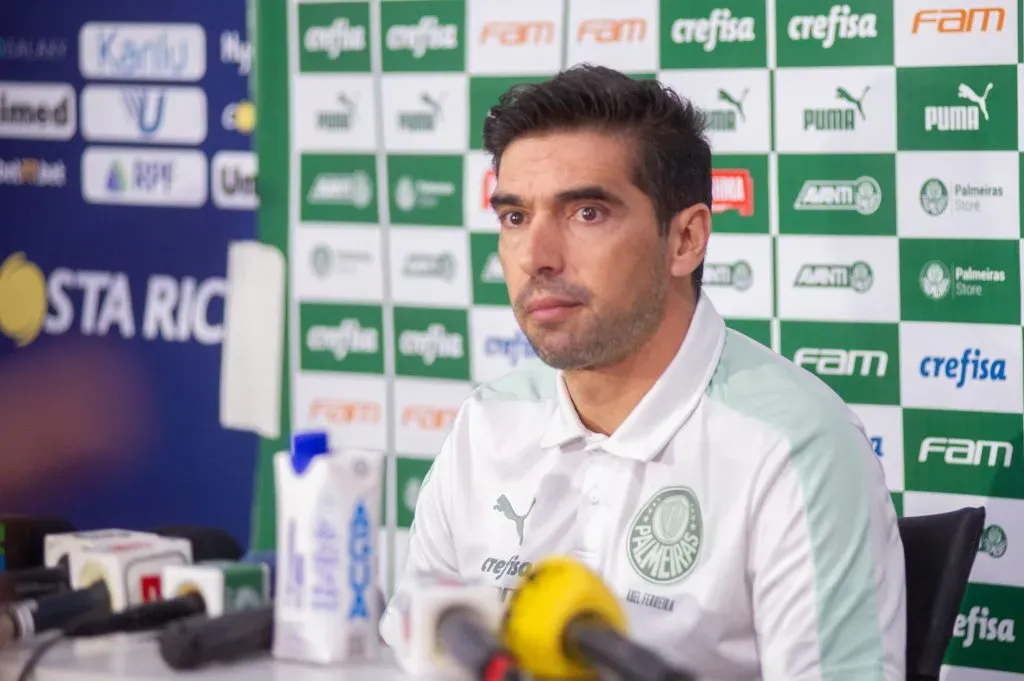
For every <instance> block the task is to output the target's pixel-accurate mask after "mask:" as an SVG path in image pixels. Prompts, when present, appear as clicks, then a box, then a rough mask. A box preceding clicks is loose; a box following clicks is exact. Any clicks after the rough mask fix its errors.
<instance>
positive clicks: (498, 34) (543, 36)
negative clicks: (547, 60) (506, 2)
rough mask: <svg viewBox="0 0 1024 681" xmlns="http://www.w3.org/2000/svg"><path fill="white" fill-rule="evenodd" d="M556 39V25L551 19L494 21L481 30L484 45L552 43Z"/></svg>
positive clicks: (512, 45) (506, 45)
mask: <svg viewBox="0 0 1024 681" xmlns="http://www.w3.org/2000/svg"><path fill="white" fill-rule="evenodd" d="M554 40H555V25H554V24H553V23H552V22H550V21H492V22H490V23H488V24H485V25H484V27H483V29H481V31H480V42H481V43H482V44H484V45H487V44H493V43H497V44H499V45H502V46H504V47H520V46H522V45H550V44H551V43H552V42H554Z"/></svg>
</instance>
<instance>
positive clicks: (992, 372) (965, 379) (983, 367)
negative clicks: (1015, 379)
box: [918, 348, 1006, 389]
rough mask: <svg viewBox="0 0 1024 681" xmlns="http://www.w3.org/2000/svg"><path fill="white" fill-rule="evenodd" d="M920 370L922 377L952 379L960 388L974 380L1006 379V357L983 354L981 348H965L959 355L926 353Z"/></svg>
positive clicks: (992, 380)
mask: <svg viewBox="0 0 1024 681" xmlns="http://www.w3.org/2000/svg"><path fill="white" fill-rule="evenodd" d="M918 372H919V373H920V374H921V377H922V378H930V379H939V380H946V381H951V382H952V383H953V384H954V385H955V386H956V388H957V389H960V388H963V387H964V385H965V384H966V383H969V382H973V381H990V382H995V381H1005V380H1006V359H1005V358H1000V357H988V356H987V355H983V354H982V350H980V349H979V348H965V349H964V351H963V353H962V354H961V355H960V356H958V357H947V356H943V355H925V356H924V357H922V358H921V363H920V365H919V366H918Z"/></svg>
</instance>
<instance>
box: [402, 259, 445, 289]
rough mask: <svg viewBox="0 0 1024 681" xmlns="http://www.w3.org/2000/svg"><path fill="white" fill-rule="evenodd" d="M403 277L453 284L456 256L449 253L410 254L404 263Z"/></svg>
mask: <svg viewBox="0 0 1024 681" xmlns="http://www.w3.org/2000/svg"><path fill="white" fill-rule="evenodd" d="M402 275H403V276H406V277H410V278H414V279H439V280H441V281H444V282H451V281H452V279H453V278H454V277H455V256H454V255H452V254H451V253H448V252H444V253H410V254H408V255H407V256H406V257H405V261H404V262H403V263H402Z"/></svg>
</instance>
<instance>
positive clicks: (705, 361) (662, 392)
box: [540, 294, 725, 461]
mask: <svg viewBox="0 0 1024 681" xmlns="http://www.w3.org/2000/svg"><path fill="white" fill-rule="evenodd" d="M724 343H725V322H724V321H723V320H722V317H721V316H720V315H719V314H718V311H717V310H715V307H714V305H712V304H711V301H710V300H708V298H707V296H705V295H703V294H702V295H701V297H700V300H699V301H698V302H697V309H696V310H695V311H694V314H693V320H692V321H691V323H690V328H689V330H688V331H687V333H686V338H684V339H683V342H682V344H681V345H680V346H679V351H678V352H677V353H676V356H675V357H674V358H673V359H672V361H671V362H670V363H669V365H668V367H667V368H666V369H665V371H664V373H662V375H661V376H660V377H659V378H658V380H657V382H655V384H654V386H653V387H652V388H651V389H650V391H648V393H647V394H646V395H644V397H643V399H641V400H640V402H639V404H637V405H636V407H635V408H634V409H633V411H632V412H630V414H629V416H627V417H626V420H625V421H623V423H622V425H621V426H619V428H618V430H616V431H615V432H614V433H612V434H611V435H610V436H609V437H607V438H605V439H603V442H602V443H601V448H602V449H604V450H605V451H607V452H608V453H610V454H614V455H616V456H621V457H625V458H628V459H634V460H637V461H650V460H651V459H652V458H654V456H655V455H657V454H658V452H660V451H661V450H662V449H664V447H665V445H667V444H668V442H669V440H671V439H672V437H673V436H675V434H676V431H678V430H679V428H680V427H682V425H683V423H685V422H686V420H687V419H688V418H689V417H690V414H692V413H693V411H694V410H695V409H696V408H697V405H698V404H699V403H700V400H701V398H702V397H703V395H704V392H705V390H706V389H707V386H708V383H710V382H711V377H712V376H714V373H715V370H716V369H717V368H718V361H719V359H720V358H721V356H722V346H723V345H724ZM555 384H556V390H557V408H556V409H555V411H554V414H553V415H552V417H551V422H550V423H549V424H548V426H547V429H546V430H545V432H544V434H543V435H542V437H541V440H540V446H541V447H544V448H549V447H560V446H562V445H566V444H568V443H569V442H572V441H574V440H580V439H590V438H592V437H593V433H591V432H590V431H589V430H587V428H586V427H585V426H584V425H583V423H581V422H580V418H579V415H578V414H577V413H576V407H574V406H573V403H572V399H571V398H570V397H569V391H568V390H567V389H566V387H565V380H564V377H563V372H561V371H559V372H558V374H557V376H556V377H555Z"/></svg>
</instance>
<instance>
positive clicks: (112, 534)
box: [43, 529, 158, 568]
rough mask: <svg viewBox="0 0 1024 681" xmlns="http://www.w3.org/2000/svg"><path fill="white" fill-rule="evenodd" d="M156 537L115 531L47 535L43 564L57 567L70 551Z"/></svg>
mask: <svg viewBox="0 0 1024 681" xmlns="http://www.w3.org/2000/svg"><path fill="white" fill-rule="evenodd" d="M156 536H158V535H155V534H153V533H152V532H136V531H134V530H116V529H111V530H90V531H87V532H62V533H60V534H48V535H46V538H45V539H44V540H43V563H44V565H46V567H48V568H52V567H57V566H58V565H59V564H60V562H61V560H62V559H64V558H65V557H66V556H67V555H68V554H70V553H71V552H72V551H83V550H85V549H89V548H96V549H101V548H103V547H104V546H116V545H117V544H123V543H124V542H125V541H128V540H133V539H141V538H147V537H148V538H153V537H156Z"/></svg>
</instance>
